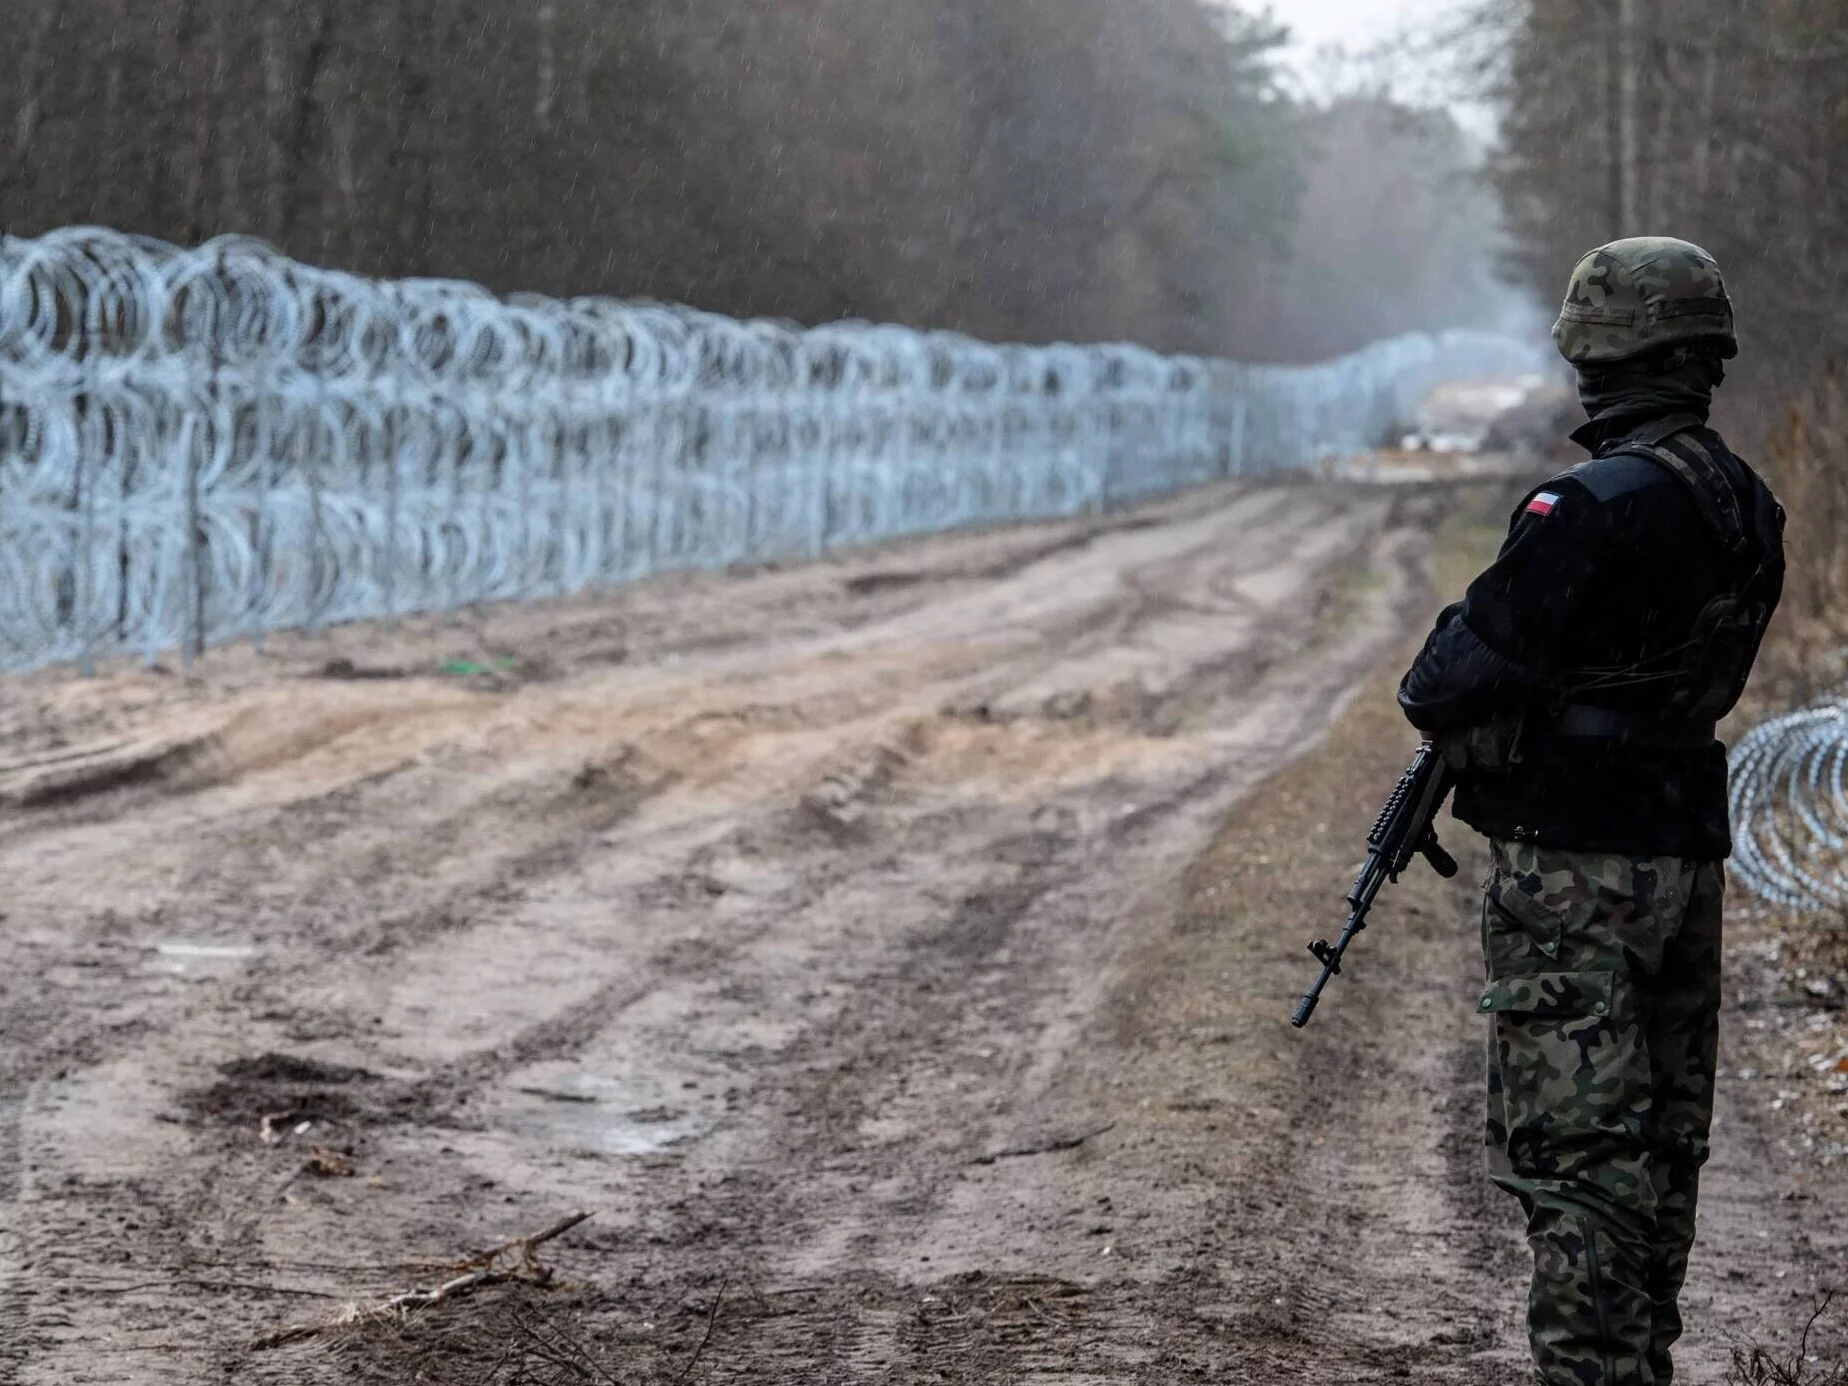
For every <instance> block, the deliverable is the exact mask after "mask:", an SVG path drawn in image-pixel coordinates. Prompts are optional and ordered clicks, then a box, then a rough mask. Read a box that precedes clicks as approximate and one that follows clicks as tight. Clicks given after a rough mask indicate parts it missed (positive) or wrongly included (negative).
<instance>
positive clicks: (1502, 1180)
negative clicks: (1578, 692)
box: [1480, 842, 1725, 1386]
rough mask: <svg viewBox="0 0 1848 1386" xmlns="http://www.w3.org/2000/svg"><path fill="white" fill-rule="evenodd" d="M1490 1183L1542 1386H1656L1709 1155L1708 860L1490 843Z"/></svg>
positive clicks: (1486, 918)
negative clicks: (1510, 1207)
mask: <svg viewBox="0 0 1848 1386" xmlns="http://www.w3.org/2000/svg"><path fill="white" fill-rule="evenodd" d="M1491 846H1492V849H1493V855H1494V873H1493V874H1492V875H1491V876H1490V878H1489V884H1488V890H1487V897H1486V899H1485V900H1484V902H1483V913H1482V946H1483V954H1484V957H1485V959H1486V961H1487V965H1488V979H1489V980H1488V986H1487V987H1486V989H1485V990H1484V991H1483V993H1482V999H1481V1003H1480V1007H1481V1010H1482V1012H1483V1013H1484V1014H1485V1015H1486V1016H1487V1017H1488V1019H1489V1021H1490V1025H1491V1030H1490V1038H1489V1110H1488V1131H1487V1140H1488V1147H1489V1172H1490V1175H1491V1177H1492V1178H1493V1179H1494V1180H1495V1182H1496V1183H1497V1184H1499V1185H1500V1186H1501V1187H1502V1188H1504V1189H1506V1190H1508V1191H1509V1192H1510V1193H1512V1194H1514V1195H1515V1196H1516V1197H1517V1198H1519V1199H1520V1201H1521V1204H1522V1206H1523V1207H1524V1208H1525V1209H1526V1212H1527V1238H1528V1243H1529V1245H1530V1246H1531V1247H1532V1248H1533V1256H1534V1276H1533V1284H1532V1288H1531V1291H1530V1293H1529V1297H1528V1336H1529V1339H1530V1341H1531V1343H1532V1346H1533V1354H1534V1379H1535V1381H1536V1382H1537V1383H1539V1384H1540V1386H1666V1383H1668V1382H1670V1381H1671V1380H1673V1377H1674V1366H1673V1364H1672V1362H1671V1360H1670V1356H1669V1349H1670V1347H1671V1346H1672V1345H1673V1343H1674V1342H1675V1340H1676V1339H1677V1338H1679V1337H1680V1336H1681V1313H1680V1309H1679V1307H1678V1300H1679V1297H1680V1293H1681V1285H1682V1281H1683V1279H1684V1278H1685V1276H1686V1274H1687V1266H1688V1252H1689V1250H1690V1249H1691V1247H1692V1246H1693V1242H1694V1206H1695V1200H1696V1197H1697V1195H1698V1192H1699V1184H1700V1169H1701V1166H1702V1165H1703V1164H1704V1163H1705V1162H1706V1159H1707V1135H1708V1129H1709V1126H1710V1125H1711V1122H1712V1116H1713V1077H1714V1064H1715V1061H1716V1057H1717V1045H1718V1033H1719V1009H1720V914H1721V901H1722V896H1723V894H1724V891H1725V872H1724V869H1723V868H1722V866H1721V865H1720V864H1719V863H1718V862H1694V861H1684V860H1682V859H1680V858H1676V857H1655V858H1634V857H1618V856H1607V855H1602V854H1598V853H1587V852H1562V851H1555V850H1552V849H1549V848H1544V847H1533V846H1527V845H1523V844H1520V843H1506V842H1495V843H1492V844H1491Z"/></svg>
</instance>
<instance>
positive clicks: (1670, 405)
mask: <svg viewBox="0 0 1848 1386" xmlns="http://www.w3.org/2000/svg"><path fill="white" fill-rule="evenodd" d="M1725 379H1726V363H1725V362H1724V361H1723V360H1721V359H1720V354H1719V350H1718V348H1717V347H1714V346H1710V345H1707V344H1706V343H1696V344H1695V345H1693V346H1686V347H1677V348H1675V349H1674V350H1673V351H1669V352H1655V353H1651V354H1650V355H1648V356H1642V357H1638V358H1637V359H1636V360H1634V361H1619V362H1617V363H1615V364H1614V365H1609V366H1591V367H1586V368H1584V369H1582V370H1580V371H1579V402H1580V403H1581V404H1583V405H1584V406H1585V413H1586V414H1587V415H1589V416H1590V421H1589V422H1588V423H1586V424H1584V425H1583V426H1582V427H1580V428H1579V429H1577V430H1576V431H1575V432H1574V433H1573V435H1572V440H1573V441H1574V442H1575V443H1578V444H1580V445H1581V446H1583V447H1585V448H1587V449H1588V450H1590V451H1592V452H1596V451H1597V450H1598V448H1599V447H1601V446H1602V445H1603V444H1604V443H1606V442H1608V441H1610V440H1612V439H1615V438H1621V437H1623V436H1624V435H1625V434H1627V433H1628V432H1629V431H1630V430H1631V429H1633V428H1635V427H1636V426H1637V425H1639V424H1643V423H1647V422H1649V421H1650V420H1652V419H1661V418H1666V417H1667V416H1668V415H1670V414H1692V415H1694V416H1695V417H1696V418H1698V419H1699V420H1700V421H1701V422H1702V423H1705V422H1706V421H1707V414H1708V412H1709V411H1710V410H1711V409H1712V408H1713V392H1714V390H1715V389H1717V388H1718V387H1719V385H1720V383H1721V382H1722V381H1723V380H1725Z"/></svg>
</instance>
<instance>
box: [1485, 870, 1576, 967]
mask: <svg viewBox="0 0 1848 1386" xmlns="http://www.w3.org/2000/svg"><path fill="white" fill-rule="evenodd" d="M1565 931H1566V920H1565V917H1564V916H1563V915H1562V914H1560V913H1559V912H1557V911H1555V910H1551V909H1548V908H1547V907H1546V906H1545V905H1543V904H1541V903H1540V902H1539V901H1538V900H1536V899H1534V897H1533V896H1531V895H1529V894H1527V893H1526V892H1525V891H1523V890H1521V889H1519V888H1518V887H1517V886H1515V884H1514V883H1513V882H1512V881H1510V880H1509V879H1508V878H1507V877H1505V876H1502V875H1500V874H1497V875H1495V876H1492V877H1490V879H1489V885H1488V889H1487V890H1486V891H1484V892H1483V898H1482V955H1483V957H1484V958H1486V959H1487V960H1488V964H1489V975H1490V976H1495V977H1499V976H1503V975H1505V974H1507V973H1511V972H1533V971H1536V970H1538V969H1540V968H1543V967H1545V966H1546V965H1547V964H1548V963H1557V962H1558V960H1559V949H1560V940H1561V939H1563V938H1564V937H1565Z"/></svg>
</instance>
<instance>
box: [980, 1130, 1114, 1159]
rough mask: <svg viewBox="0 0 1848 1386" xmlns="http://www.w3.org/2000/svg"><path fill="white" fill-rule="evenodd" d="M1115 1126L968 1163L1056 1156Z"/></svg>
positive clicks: (1000, 1153) (1002, 1151)
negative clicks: (1031, 1156) (1035, 1156)
mask: <svg viewBox="0 0 1848 1386" xmlns="http://www.w3.org/2000/svg"><path fill="white" fill-rule="evenodd" d="M1115 1126H1116V1123H1115V1122H1114V1121H1112V1122H1107V1123H1106V1124H1104V1125H1103V1126H1099V1127H1098V1128H1097V1129H1096V1130H1094V1131H1083V1132H1080V1133H1079V1134H1078V1135H1075V1136H1059V1137H1057V1138H1055V1139H1053V1140H1049V1141H1044V1142H1042V1143H1040V1144H1039V1145H1017V1146H1013V1147H1011V1148H1010V1149H1007V1150H997V1151H995V1152H994V1153H993V1154H989V1155H977V1156H976V1157H975V1158H974V1159H973V1160H971V1161H969V1163H970V1164H972V1165H992V1164H994V1163H995V1161H997V1160H1019V1159H1023V1158H1025V1157H1026V1156H1028V1155H1056V1154H1058V1153H1059V1152H1060V1151H1063V1150H1076V1149H1077V1148H1078V1147H1079V1146H1081V1145H1083V1144H1084V1143H1085V1142H1086V1141H1088V1140H1095V1139H1096V1138H1097V1137H1099V1136H1101V1135H1103V1134H1104V1132H1106V1131H1109V1130H1111V1129H1112V1128H1113V1127H1115Z"/></svg>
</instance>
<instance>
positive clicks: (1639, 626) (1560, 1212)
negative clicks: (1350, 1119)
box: [1399, 237, 1784, 1386]
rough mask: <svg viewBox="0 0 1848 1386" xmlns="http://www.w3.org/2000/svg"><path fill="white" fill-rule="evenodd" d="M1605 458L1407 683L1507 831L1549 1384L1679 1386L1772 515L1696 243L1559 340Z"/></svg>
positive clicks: (1531, 502) (1493, 931)
mask: <svg viewBox="0 0 1848 1386" xmlns="http://www.w3.org/2000/svg"><path fill="white" fill-rule="evenodd" d="M1553 338H1554V341H1555V342H1557V343H1558V346H1559V349H1560V351H1561V352H1562V353H1563V354H1564V355H1565V357H1566V359H1567V360H1568V361H1570V362H1571V363H1572V365H1573V366H1574V367H1575V368H1576V369H1577V371H1578V379H1579V397H1580V399H1581V401H1582V402H1583V404H1584V406H1585V410H1586V413H1587V414H1588V415H1589V416H1590V417H1589V421H1588V422H1587V423H1586V424H1585V425H1584V426H1583V427H1581V428H1579V429H1578V430H1577V431H1576V432H1575V433H1573V435H1572V437H1573V440H1574V441H1575V442H1577V443H1579V444H1581V445H1582V446H1583V447H1584V448H1585V449H1586V450H1587V451H1589V452H1590V453H1591V455H1592V456H1591V460H1589V461H1586V462H1582V463H1580V464H1579V465H1578V466H1576V467H1574V468H1572V469H1571V470H1570V471H1567V472H1565V473H1563V474H1562V475H1560V476H1557V477H1554V478H1553V479H1552V480H1551V481H1548V482H1547V483H1546V484H1545V485H1544V486H1541V487H1539V488H1538V489H1536V490H1534V491H1532V492H1530V493H1529V494H1528V495H1527V496H1525V497H1524V498H1523V499H1522V501H1521V503H1520V504H1519V506H1517V507H1516V509H1515V511H1514V515H1513V520H1512V524H1511V526H1510V529H1509V532H1508V537H1507V540H1506V541H1505V542H1504V544H1503V545H1502V549H1501V554H1500V556H1499V557H1498V558H1497V559H1496V560H1495V562H1494V564H1493V565H1492V566H1490V567H1489V568H1488V569H1487V570H1486V571H1485V572H1484V573H1483V574H1482V575H1481V576H1480V577H1478V578H1477V579H1476V580H1475V582H1473V583H1472V584H1471V585H1470V587H1469V591H1468V594H1467V595H1466V596H1465V597H1464V599H1463V600H1462V601H1461V602H1458V603H1457V604H1455V605H1453V606H1451V607H1448V608H1447V609H1445V610H1444V611H1443V612H1442V613H1441V614H1440V615H1439V617H1438V619H1437V626H1436V629H1435V630H1434V631H1433V632H1432V633H1431V636H1430V638H1429V639H1428V640H1427V641H1426V642H1425V646H1424V649H1423V651H1422V652H1421V653H1420V654H1419V656H1418V659H1417V661H1416V662H1415V663H1414V664H1413V665H1412V668H1411V670H1410V671H1409V672H1408V673H1407V674H1406V676H1405V679H1404V681H1403V683H1402V684H1401V685H1400V688H1399V702H1400V704H1401V706H1402V707H1403V708H1404V710H1405V714H1406V716H1407V717H1409V718H1410V719H1411V721H1412V723H1413V724H1414V725H1415V726H1416V727H1418V728H1419V729H1420V730H1421V731H1423V732H1424V733H1426V734H1427V735H1428V736H1430V737H1432V738H1433V739H1435V740H1436V741H1437V742H1438V744H1439V745H1440V746H1441V747H1442V748H1443V750H1444V753H1445V757H1446V759H1447V760H1448V761H1449V762H1450V763H1451V764H1452V765H1453V766H1455V767H1457V768H1458V771H1459V777H1460V778H1459V785H1458V791H1457V798H1456V805H1455V812H1456V815H1457V816H1458V817H1459V818H1461V819H1463V820H1464V821H1465V822H1467V823H1468V824H1469V825H1470V826H1471V827H1473V828H1475V829H1476V830H1477V831H1479V832H1481V833H1483V834H1485V835H1486V836H1487V837H1488V838H1489V839H1490V848H1491V855H1492V860H1493V867H1494V869H1493V872H1492V874H1491V876H1490V878H1489V882H1488V886H1487V891H1486V898H1485V900H1484V903H1483V912H1482V941H1483V952H1484V955H1485V960H1486V963H1487V975H1488V984H1487V986H1486V988H1485V989H1484V991H1483V992H1482V997H1481V1001H1480V1007H1481V1010H1482V1012H1483V1015H1484V1017H1485V1018H1486V1020H1487V1022H1488V1024H1489V1026H1490V1045H1489V1104H1488V1108H1489V1115H1488V1130H1487V1140H1488V1146H1489V1168H1490V1174H1491V1177H1492V1178H1493V1179H1494V1180H1495V1182H1496V1183H1497V1184H1498V1185H1500V1186H1501V1187H1502V1188H1504V1189H1506V1190H1508V1191H1509V1192H1510V1193H1513V1194H1514V1195H1515V1196H1516V1197H1518V1198H1519V1199H1520V1201H1521V1204H1522V1206H1523V1207H1524V1208H1525V1210H1526V1213H1527V1227H1528V1241H1529V1244H1530V1245H1531V1247H1532V1249H1533V1257H1534V1272H1533V1282H1532V1287H1531V1291H1530V1295H1529V1301H1528V1332H1529V1338H1530V1341H1531V1343H1532V1347H1533V1355H1534V1363H1535V1381H1536V1382H1539V1383H1543V1386H1664V1383H1667V1382H1669V1381H1670V1380H1672V1378H1673V1375H1674V1367H1673V1364H1672V1362H1671V1360H1670V1355H1669V1349H1670V1347H1671V1346H1672V1345H1673V1343H1674V1342H1675V1340H1676V1339H1677V1338H1678V1337H1679V1336H1680V1334H1681V1315H1680V1310H1679V1307H1678V1303H1677V1301H1678V1299H1679V1295H1680V1291H1681V1286H1682V1281H1683V1279H1684V1277H1685V1275H1686V1272H1687V1263H1688V1252H1689V1249H1690V1247H1691V1245H1692V1243H1693V1240H1694V1206H1695V1198H1696V1193H1697V1188H1698V1182H1699V1177H1700V1169H1701V1165H1702V1164H1703V1163H1704V1162H1705V1160H1706V1158H1707V1148H1708V1147H1707V1137H1708V1129H1709V1125H1710V1122H1711V1117H1712V1109H1713V1079H1714V1063H1715V1058H1716V1045H1717V1038H1718V1025H1719V1006H1720V914H1721V896H1722V892H1723V890H1724V887H1725V875H1724V868H1723V866H1722V862H1723V861H1724V859H1725V858H1726V857H1727V856H1728V855H1729V854H1730V852H1731V850H1732V839H1731V832H1730V826H1729V823H1728V819H1727V800H1726V750H1725V747H1723V746H1722V745H1721V744H1720V743H1719V742H1718V741H1717V740H1716V739H1715V736H1714V724H1715V723H1716V722H1717V721H1718V720H1719V719H1720V718H1721V717H1723V716H1725V715H1726V713H1727V712H1728V711H1730V710H1731V708H1732V707H1733V705H1734V704H1735V703H1736V702H1737V701H1738V698H1739V695H1740V693H1741V691H1742V690H1743V689H1744V687H1745V682H1746V678H1747V675H1748V674H1749V673H1750V672H1751V667H1752V663H1753V661H1754V659H1755V658H1756V657H1757V653H1758V647H1759V643H1760V641H1761V640H1762V638H1763V635H1764V631H1765V626H1766V624H1767V623H1768V622H1769V621H1770V619H1771V614H1772V612H1773V610H1774V609H1775V608H1776V606H1777V602H1778V598H1779V596H1780V594H1781V592H1782V589H1783V575H1784V560H1783V519H1784V515H1783V511H1782V510H1781V509H1780V508H1779V506H1778V504H1777V501H1776V500H1775V499H1774V498H1773V497H1772V495H1771V493H1770V491H1769V490H1768V489H1767V488H1766V486H1765V484H1764V483H1763V482H1762V481H1761V480H1760V479H1759V478H1758V476H1757V475H1756V474H1755V473H1754V472H1753V471H1752V469H1751V468H1750V467H1748V466H1747V465H1746V464H1745V463H1744V462H1743V461H1741V460H1740V459H1739V458H1738V457H1737V456H1736V455H1734V454H1733V453H1732V452H1731V451H1730V450H1729V449H1728V448H1727V446H1726V444H1725V443H1724V442H1723V441H1722V440H1721V438H1720V436H1719V434H1717V433H1715V432H1714V431H1713V430H1712V429H1711V428H1709V427H1707V415H1708V409H1709V407H1710V405H1711V402H1712V395H1713V390H1714V388H1715V387H1716V386H1717V385H1719V384H1720V382H1721V380H1722V379H1723V378H1724V375H1725V366H1724V362H1725V361H1727V360H1728V359H1730V358H1731V357H1733V356H1735V355H1736V354H1737V352H1738V343H1737V338H1736V337H1735V335H1734V330H1733V315H1732V304H1731V302H1730V300H1729V299H1728V297H1727V295H1726V289H1725V286H1724V284H1723V283H1722V281H1721V278H1720V270H1719V266H1718V265H1717V264H1715V263H1714V260H1713V258H1712V257H1711V256H1710V255H1708V254H1707V253H1706V252H1705V251H1703V250H1701V249H1700V248H1699V247H1698V246H1694V245H1690V244H1688V243H1687V242H1686V241H1678V240H1671V239H1666V238H1657V237H1646V238H1638V239H1631V240H1621V241H1617V242H1614V243H1613V244H1610V245H1607V246H1603V247H1602V248H1600V249H1598V250H1594V251H1592V252H1591V253H1590V254H1589V255H1587V256H1586V257H1585V258H1584V259H1583V260H1581V261H1580V262H1579V264H1578V267H1577V269H1576V270H1574V271H1573V275H1572V283H1571V287H1570V289H1569V290H1568V291H1567V295H1566V301H1565V306H1564V307H1563V308H1562V309H1561V310H1560V314H1559V320H1558V322H1556V323H1555V324H1554V327H1553Z"/></svg>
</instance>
